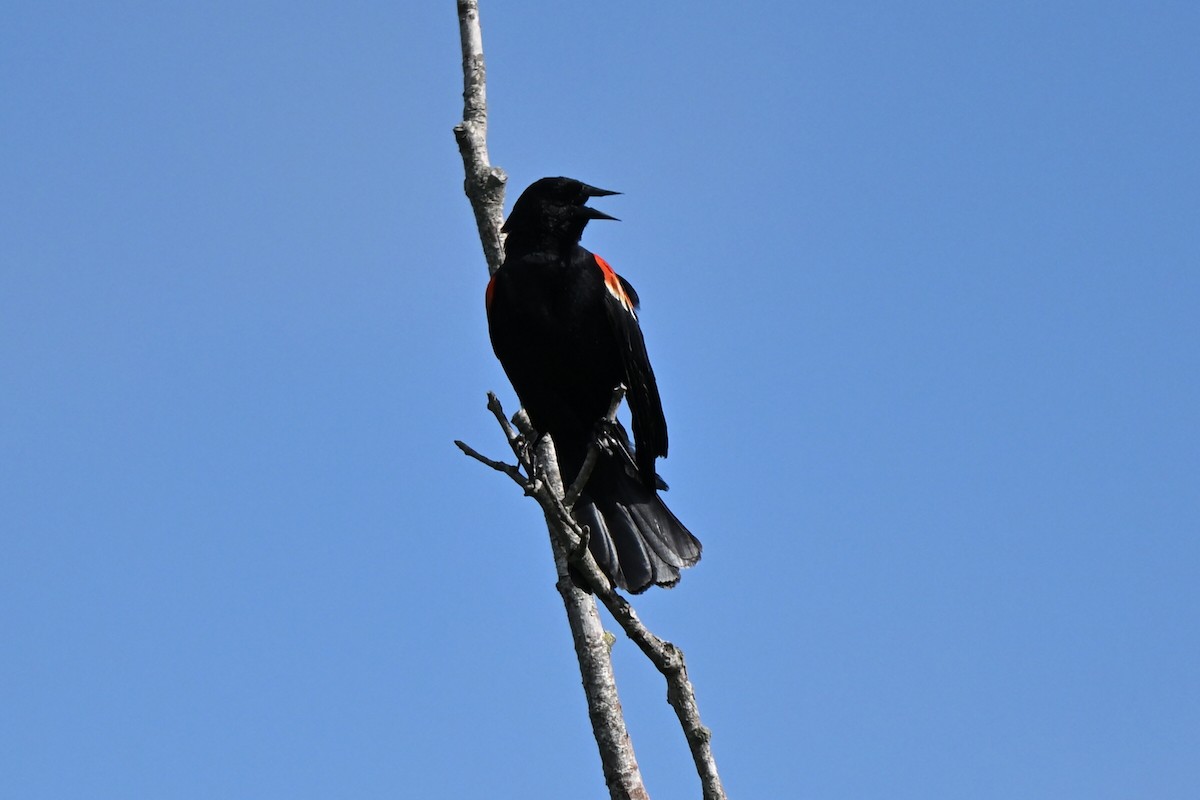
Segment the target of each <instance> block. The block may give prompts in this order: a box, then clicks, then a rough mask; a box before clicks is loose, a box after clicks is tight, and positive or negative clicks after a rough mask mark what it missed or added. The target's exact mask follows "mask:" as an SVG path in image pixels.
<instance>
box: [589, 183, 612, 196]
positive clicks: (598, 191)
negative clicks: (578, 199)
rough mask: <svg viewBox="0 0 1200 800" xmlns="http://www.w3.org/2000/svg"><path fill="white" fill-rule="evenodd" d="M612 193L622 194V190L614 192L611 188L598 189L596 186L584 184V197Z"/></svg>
mask: <svg viewBox="0 0 1200 800" xmlns="http://www.w3.org/2000/svg"><path fill="white" fill-rule="evenodd" d="M610 194H620V192H614V191H612V190H611V189H597V188H596V187H595V186H588V185H587V184H586V183H585V184H583V196H584V197H608V196H609V195H610Z"/></svg>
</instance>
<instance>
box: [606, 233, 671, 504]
mask: <svg viewBox="0 0 1200 800" xmlns="http://www.w3.org/2000/svg"><path fill="white" fill-rule="evenodd" d="M594 257H595V259H596V266H597V267H599V269H600V272H601V273H602V274H603V275H604V288H605V289H606V290H607V291H606V292H605V296H604V305H605V310H606V311H607V313H608V320H609V323H610V324H611V325H612V330H613V333H614V334H615V335H616V340H617V347H618V348H619V350H620V352H621V363H622V365H623V367H624V372H625V388H626V395H625V397H626V400H627V401H628V403H629V411H630V413H631V414H632V415H633V440H634V443H635V445H636V452H637V465H638V471H639V472H641V474H642V480H643V482H645V484H646V485H647V486H648V487H654V485H655V472H654V459H655V458H657V457H658V456H665V455H666V454H667V421H666V418H665V417H663V410H662V400H661V399H660V398H659V396H658V384H657V382H656V381H655V380H654V370H653V369H651V367H650V357H649V356H648V355H647V354H646V341H645V339H643V338H642V329H641V326H640V325H638V318H637V307H638V296H637V293H636V292H635V291H634V290H633V287H632V286H630V285H629V282H628V281H627V280H625V279H624V278H622V277H621V276H620V275H618V274H617V273H616V272H614V271H613V268H612V267H610V266H609V265H608V262H607V261H605V260H604V259H603V258H601V257H600V256H594Z"/></svg>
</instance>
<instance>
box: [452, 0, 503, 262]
mask: <svg viewBox="0 0 1200 800" xmlns="http://www.w3.org/2000/svg"><path fill="white" fill-rule="evenodd" d="M458 33H459V38H460V39H461V40H462V67H463V118H462V122H460V123H458V124H457V125H455V126H454V138H455V139H457V140H458V151H459V153H461V154H462V160H463V171H464V172H465V173H466V176H467V177H466V180H465V182H464V183H463V190H464V191H465V192H466V193H467V198H468V199H470V201H471V208H472V210H473V211H474V212H475V224H476V226H478V228H479V241H480V242H481V243H482V244H483V256H484V258H486V259H487V264H488V273H489V274H495V272H496V270H498V269H500V265H501V264H503V263H504V248H503V245H502V244H501V239H500V226H501V225H502V224H503V222H504V184H505V183H506V182H507V181H508V176H507V175H505V174H504V170H502V169H500V168H499V167H493V166H492V163H491V161H490V160H489V159H488V150H487V67H486V65H485V64H484V61H483V33H482V31H481V30H480V28H479V0H458Z"/></svg>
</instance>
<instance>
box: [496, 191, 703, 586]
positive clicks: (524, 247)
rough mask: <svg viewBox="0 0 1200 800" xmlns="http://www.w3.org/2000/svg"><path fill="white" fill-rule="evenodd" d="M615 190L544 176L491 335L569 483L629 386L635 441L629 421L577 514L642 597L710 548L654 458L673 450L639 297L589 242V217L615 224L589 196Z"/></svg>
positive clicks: (616, 574)
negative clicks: (687, 522) (666, 492)
mask: <svg viewBox="0 0 1200 800" xmlns="http://www.w3.org/2000/svg"><path fill="white" fill-rule="evenodd" d="M612 194H618V192H610V191H607V190H605V189H597V188H595V187H594V186H588V185H587V184H585V183H581V182H580V181H577V180H573V179H571V178H542V179H541V180H539V181H536V182H535V183H533V184H532V185H531V186H530V187H529V188H528V189H526V190H525V191H524V192H523V193H522V194H521V196H520V197H519V198H518V199H517V202H516V204H515V205H514V206H513V210H512V213H511V214H510V215H509V217H508V220H507V221H506V222H505V223H504V228H503V231H504V233H505V234H507V237H506V239H505V242H504V253H505V260H504V265H503V266H502V267H500V269H499V270H498V271H497V272H496V274H495V275H494V276H493V277H492V280H491V282H490V283H489V284H488V287H487V314H488V330H489V332H490V334H491V339H492V349H493V350H495V352H496V357H497V358H498V359H500V363H501V365H502V366H503V367H504V371H505V373H506V374H507V375H508V379H509V380H510V381H512V385H513V388H514V389H516V391H517V396H518V397H520V399H521V404H522V405H523V406H524V407H525V410H526V411H527V412H528V413H529V418H530V420H531V421H532V422H533V425H534V427H535V428H537V430H538V432H539V433H542V434H550V436H551V437H552V438H553V440H554V445H555V448H556V449H557V451H558V458H559V462H560V466H561V469H562V474H563V480H564V482H565V483H566V484H567V485H568V486H570V485H571V484H572V483H573V482H574V480H575V478H576V476H577V475H578V474H579V471H580V468H581V467H582V465H583V462H584V459H585V458H586V456H587V450H588V445H589V444H590V443H591V442H592V441H593V440H594V438H595V436H596V430H597V424H598V423H599V422H600V420H601V419H602V418H603V417H604V416H605V414H606V413H607V411H608V406H609V403H610V402H611V400H612V394H613V390H614V389H615V388H616V387H617V385H618V384H624V385H625V387H626V400H627V402H628V403H629V410H630V414H631V416H632V420H633V440H634V445H635V446H634V447H632V448H631V447H630V445H629V437H628V435H627V434H626V433H625V430H624V428H623V427H622V426H621V425H620V424H619V423H618V424H617V425H616V426H615V428H614V433H615V442H614V446H612V447H609V448H604V449H602V451H601V454H600V457H599V458H598V459H597V461H596V465H595V468H594V469H593V470H592V473H591V476H590V477H589V478H588V482H587V485H586V486H585V487H584V490H583V493H582V494H581V495H580V497H579V500H578V501H577V502H576V504H575V508H574V513H575V518H576V519H577V520H578V521H579V522H580V523H581V524H584V525H587V526H588V528H589V530H590V533H591V535H590V539H589V547H590V549H591V551H592V555H593V556H594V557H595V559H596V562H597V563H598V564H599V565H600V568H601V569H602V570H604V572H605V574H606V575H608V577H609V579H610V580H611V581H612V582H613V583H614V584H616V585H617V586H619V587H622V588H624V589H628V590H629V591H632V592H642V591H645V590H646V589H647V588H649V587H650V585H651V584H655V585H658V586H674V585H675V584H676V583H678V582H679V570H680V569H682V568H684V567H690V566H692V565H693V564H695V563H696V562H697V561H699V560H700V542H699V541H698V540H697V539H696V537H694V536H692V534H691V533H690V532H689V531H688V529H687V528H685V527H684V526H683V524H682V523H681V522H680V521H679V520H678V519H677V518H676V517H675V515H674V514H672V513H671V511H670V509H668V508H667V507H666V505H665V504H664V503H663V501H662V499H661V498H659V496H658V490H659V489H666V488H667V487H666V484H665V483H663V482H662V479H661V478H659V477H658V475H657V474H656V473H655V468H654V462H655V459H657V458H658V457H659V456H666V454H667V422H666V420H665V419H664V417H663V410H662V402H661V400H660V399H659V395H658V385H657V384H656V383H655V380H654V370H652V369H651V368H650V359H649V357H648V356H647V355H646V343H645V341H644V340H643V338H642V330H641V328H640V327H639V325H638V320H637V308H638V296H637V293H636V292H635V291H634V290H633V287H632V286H630V285H629V282H628V281H626V280H625V279H624V278H622V277H621V276H620V275H617V273H616V272H614V271H613V269H612V267H610V266H609V265H608V263H607V262H606V261H605V260H604V259H602V258H600V257H599V256H597V255H595V254H593V253H590V252H588V251H587V250H585V249H584V248H582V247H580V246H579V239H580V236H582V235H583V229H584V227H585V226H586V225H587V224H588V222H589V221H591V220H594V219H615V217H610V216H609V215H608V214H605V213H604V212H602V211H598V210H596V209H594V208H589V207H588V206H587V205H586V203H587V201H588V199H589V198H592V197H603V196H605V195H612ZM631 450H632V452H631Z"/></svg>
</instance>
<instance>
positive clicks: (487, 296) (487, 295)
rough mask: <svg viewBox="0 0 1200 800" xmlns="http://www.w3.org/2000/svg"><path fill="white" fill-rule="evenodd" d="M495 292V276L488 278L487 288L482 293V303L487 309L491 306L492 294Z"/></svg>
mask: <svg viewBox="0 0 1200 800" xmlns="http://www.w3.org/2000/svg"><path fill="white" fill-rule="evenodd" d="M495 293H496V276H495V275H493V276H492V277H491V279H490V280H488V285H487V290H486V291H485V292H484V293H483V305H484V307H485V308H487V309H488V310H491V307H492V295H493V294H495Z"/></svg>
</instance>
